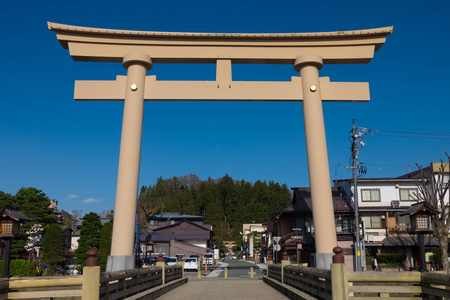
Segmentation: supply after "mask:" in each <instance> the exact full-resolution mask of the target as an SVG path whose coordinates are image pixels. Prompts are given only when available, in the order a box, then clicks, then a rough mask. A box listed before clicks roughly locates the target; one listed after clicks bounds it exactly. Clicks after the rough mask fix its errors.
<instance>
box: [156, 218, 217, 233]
mask: <svg viewBox="0 0 450 300" xmlns="http://www.w3.org/2000/svg"><path fill="white" fill-rule="evenodd" d="M184 222H186V223H189V224H191V225H193V226H196V227H198V228H200V229H203V230H210V229H209V228H206V227H203V226H201V225H199V224H196V223H194V222H191V221H189V220H181V221H179V222H177V223H175V224H171V225H167V226H162V227H158V228H155V229H153V231H154V232H156V231H160V230H163V229H167V228H171V227H176V226H179V225H180V224H181V223H184ZM152 235H153V234H152Z"/></svg>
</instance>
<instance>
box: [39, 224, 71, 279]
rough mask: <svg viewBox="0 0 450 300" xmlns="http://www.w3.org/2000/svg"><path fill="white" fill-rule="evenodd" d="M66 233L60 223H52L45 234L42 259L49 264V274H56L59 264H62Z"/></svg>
mask: <svg viewBox="0 0 450 300" xmlns="http://www.w3.org/2000/svg"><path fill="white" fill-rule="evenodd" d="M64 246H65V244H64V233H63V231H62V229H61V227H60V226H59V225H58V224H51V225H50V226H49V227H48V229H47V231H46V233H45V236H44V242H43V245H42V261H44V262H46V263H47V264H48V269H47V270H48V273H49V275H52V274H55V273H56V271H57V268H58V265H62V264H63V263H64V262H65V261H66V259H65V257H64Z"/></svg>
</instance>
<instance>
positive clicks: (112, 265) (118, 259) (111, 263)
mask: <svg viewBox="0 0 450 300" xmlns="http://www.w3.org/2000/svg"><path fill="white" fill-rule="evenodd" d="M129 269H134V255H115V256H112V255H110V256H108V261H107V263H106V272H115V271H122V270H129Z"/></svg>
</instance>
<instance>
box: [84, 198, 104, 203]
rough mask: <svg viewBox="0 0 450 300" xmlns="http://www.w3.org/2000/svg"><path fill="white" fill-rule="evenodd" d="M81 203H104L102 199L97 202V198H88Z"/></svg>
mask: <svg viewBox="0 0 450 300" xmlns="http://www.w3.org/2000/svg"><path fill="white" fill-rule="evenodd" d="M81 202H83V203H100V202H102V200H101V199H100V200H97V199H95V198H87V199H84V200H83V201H81Z"/></svg>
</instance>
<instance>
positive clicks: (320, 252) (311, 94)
mask: <svg viewBox="0 0 450 300" xmlns="http://www.w3.org/2000/svg"><path fill="white" fill-rule="evenodd" d="M322 66H323V61H322V58H321V57H320V56H317V55H303V56H300V57H298V58H297V59H296V60H295V62H294V69H295V70H296V71H300V77H301V79H302V89H303V120H304V124H305V140H306V153H307V158H308V170H309V184H310V187H311V199H314V201H313V203H312V205H313V209H312V213H313V220H314V232H315V234H316V257H315V264H316V267H318V268H321V269H328V268H329V266H330V264H331V263H332V256H333V253H330V251H329V250H330V247H331V246H332V245H337V240H336V228H335V227H336V225H335V223H334V210H333V198H332V195H331V180H330V172H329V167H328V153H327V141H326V136H325V123H324V119H323V110H322V97H321V93H320V81H319V70H320V69H321V68H322Z"/></svg>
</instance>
